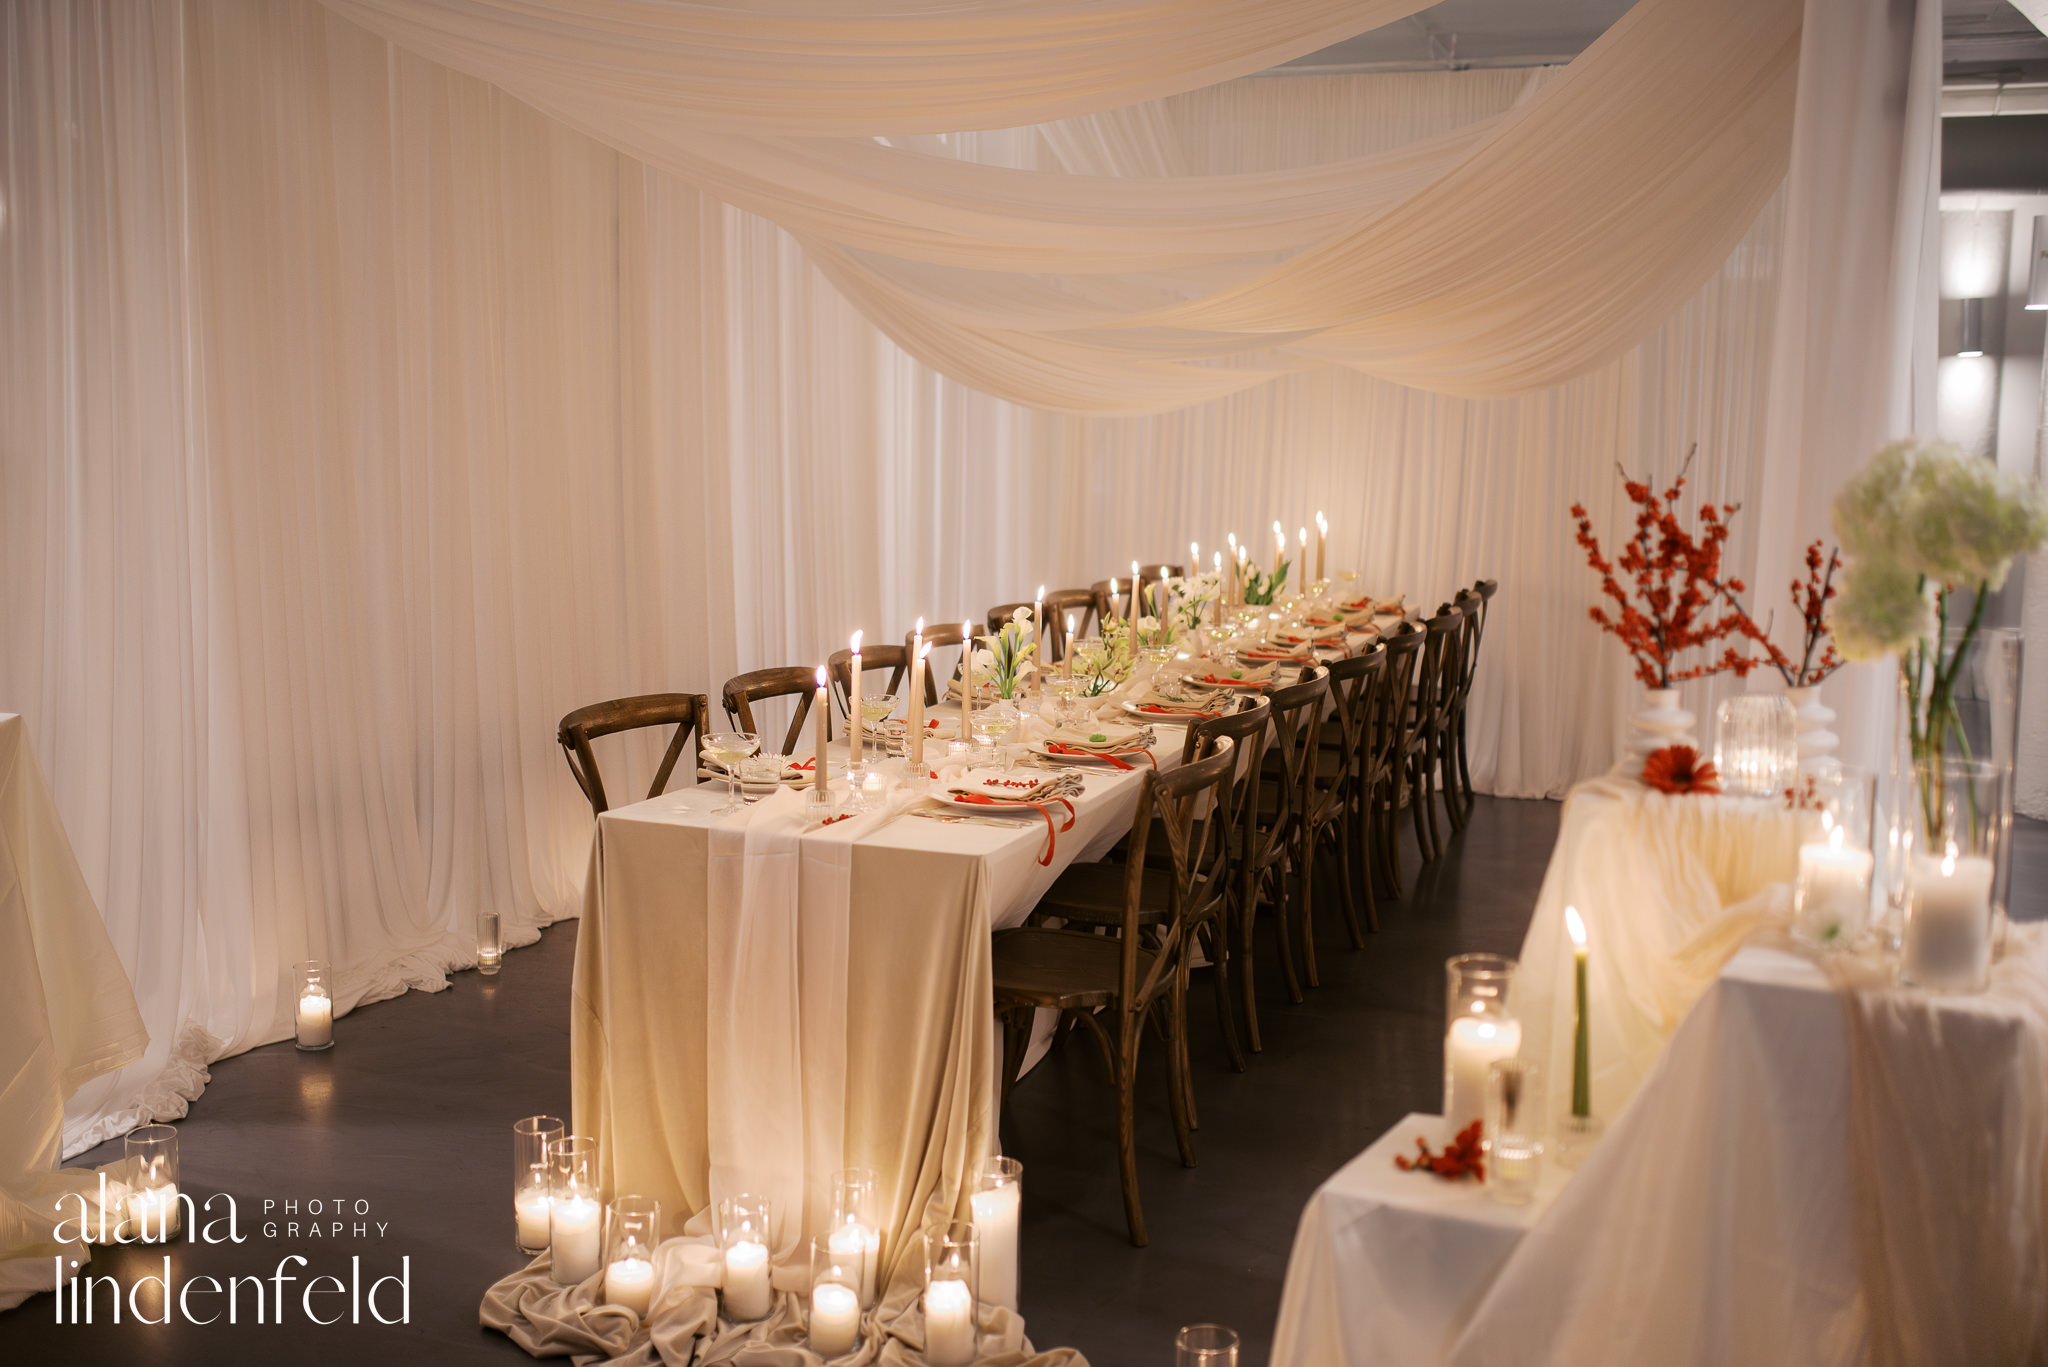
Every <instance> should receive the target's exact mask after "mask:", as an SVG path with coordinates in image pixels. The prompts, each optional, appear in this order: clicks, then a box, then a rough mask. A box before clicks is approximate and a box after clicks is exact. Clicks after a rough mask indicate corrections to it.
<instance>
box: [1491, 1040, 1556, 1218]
mask: <svg viewBox="0 0 2048 1367" xmlns="http://www.w3.org/2000/svg"><path fill="white" fill-rule="evenodd" d="M1541 1081H1542V1076H1541V1073H1540V1072H1539V1071H1538V1069H1537V1066H1536V1065H1535V1064H1534V1063H1531V1062H1529V1061H1528V1060H1527V1059H1520V1058H1503V1059H1495V1060H1494V1061H1493V1063H1491V1064H1490V1065H1488V1067H1487V1069H1486V1125H1485V1127H1484V1128H1483V1129H1482V1130H1481V1135H1482V1137H1483V1139H1484V1142H1485V1146H1486V1194H1487V1195H1489V1196H1491V1197H1492V1198H1493V1199H1494V1200H1496V1201H1498V1202H1500V1203H1501V1204H1502V1205H1506V1206H1519V1205H1526V1204H1528V1201H1529V1198H1531V1197H1532V1196H1534V1195H1535V1194H1536V1179H1537V1178H1538V1177H1540V1176H1541V1175H1542V1171H1543V1109H1544V1108H1543V1089H1542V1087H1541V1086H1540V1085H1538V1084H1539V1083H1540V1082H1541Z"/></svg>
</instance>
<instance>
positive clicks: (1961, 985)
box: [1899, 841, 1992, 992]
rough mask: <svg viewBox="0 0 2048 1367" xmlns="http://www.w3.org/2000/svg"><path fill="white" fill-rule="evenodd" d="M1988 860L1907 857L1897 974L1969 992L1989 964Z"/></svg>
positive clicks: (1952, 854) (1951, 851)
mask: <svg viewBox="0 0 2048 1367" xmlns="http://www.w3.org/2000/svg"><path fill="white" fill-rule="evenodd" d="M1991 876H1992V864H1991V860H1990V859H1988V858H1986V857H1985V856H1983V855H1979V854H1959V853H1957V850H1956V846H1955V842H1953V841H1950V842H1949V845H1948V848H1947V850H1946V852H1945V853H1944V854H1943V855H1942V856H1941V857H1940V858H1938V859H1937V858H1935V857H1934V856H1932V855H1919V856H1917V857H1915V859H1914V860H1913V887H1912V894H1911V896H1910V897H1909V899H1908V901H1907V906H1906V929H1905V936H1904V939H1903V941H1902V943H1901V945H1900V950H1899V974H1900V976H1901V977H1903V978H1904V979H1905V980H1906V981H1907V982H1910V983H1913V984H1914V985H1915V986H1918V987H1929V988H1933V989H1935V990H1936V991H1965V992H1974V991H1978V990H1980V989H1981V988H1982V987H1983V985H1984V979H1985V975H1986V974H1987V973H1989V971H1990V965H1991Z"/></svg>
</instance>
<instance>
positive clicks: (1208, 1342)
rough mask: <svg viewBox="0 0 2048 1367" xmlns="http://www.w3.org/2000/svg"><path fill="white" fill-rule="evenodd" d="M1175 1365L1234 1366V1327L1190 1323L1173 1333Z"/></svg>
mask: <svg viewBox="0 0 2048 1367" xmlns="http://www.w3.org/2000/svg"><path fill="white" fill-rule="evenodd" d="M1173 1361H1174V1367H1237V1331H1236V1330H1234V1329H1226V1328H1224V1327H1223V1326H1222V1325H1220V1324H1190V1325H1187V1326H1185V1327H1184V1328H1182V1330H1181V1331H1180V1332H1179V1333H1178V1334H1175V1335H1174V1336H1173Z"/></svg>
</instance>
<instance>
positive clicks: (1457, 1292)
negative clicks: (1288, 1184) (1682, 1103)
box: [1272, 1115, 1564, 1367]
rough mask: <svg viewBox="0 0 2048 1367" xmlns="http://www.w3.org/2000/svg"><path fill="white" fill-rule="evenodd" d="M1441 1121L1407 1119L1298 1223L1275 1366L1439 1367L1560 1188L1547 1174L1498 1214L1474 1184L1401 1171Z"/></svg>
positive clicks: (1334, 1181) (1334, 1180) (1330, 1185)
mask: <svg viewBox="0 0 2048 1367" xmlns="http://www.w3.org/2000/svg"><path fill="white" fill-rule="evenodd" d="M1442 1128H1443V1120H1442V1118H1441V1117H1440V1116H1434V1115H1410V1116H1406V1117H1403V1119H1402V1120H1401V1123H1400V1124H1398V1125H1396V1126H1394V1128H1392V1129H1391V1130H1388V1131H1387V1132H1386V1133H1385V1134H1383V1135H1381V1136H1380V1137H1379V1139H1378V1140H1377V1141H1376V1142H1375V1143H1374V1144H1373V1146H1372V1147H1371V1148H1369V1149H1367V1150H1366V1151H1365V1152H1364V1153H1362V1154H1360V1155H1359V1156H1358V1157H1356V1158H1354V1159H1352V1160H1351V1161H1350V1162H1349V1163H1346V1164H1345V1165H1344V1166H1343V1167H1342V1168H1340V1169H1338V1170H1337V1173H1336V1175H1335V1176H1333V1177H1331V1178H1330V1180H1329V1181H1327V1182H1325V1183H1323V1185H1322V1186H1320V1187H1318V1188H1317V1189H1316V1194H1315V1195H1314V1196H1311V1197H1310V1198H1309V1202H1308V1206H1307V1208H1306V1209H1305V1210H1303V1211H1302V1213H1301V1224H1300V1226H1299V1227H1298V1228H1297V1229H1296V1231H1295V1235H1294V1252H1293V1254H1292V1255H1291V1256H1290V1257H1289V1258H1288V1260H1287V1285H1286V1288H1285V1290H1284V1291H1283V1292H1282V1293H1281V1297H1280V1320H1279V1324H1278V1327H1277V1329H1276V1331H1275V1333H1274V1336H1273V1356H1272V1363H1273V1367H1337V1364H1344V1363H1348V1364H1351V1367H1410V1364H1416V1363H1430V1362H1441V1361H1442V1360H1443V1357H1444V1354H1445V1353H1446V1352H1447V1351H1448V1350H1449V1348H1450V1346H1451V1344H1452V1342H1453V1341H1454V1340H1455V1339H1456V1338H1457V1335H1458V1333H1459V1331H1460V1330H1461V1329H1463V1327H1464V1325H1465V1322H1466V1320H1467V1319H1469V1318H1470V1317H1471V1315H1472V1312H1473V1311H1474V1309H1476V1308H1477V1306H1478V1304H1479V1299H1480V1297H1481V1296H1482V1295H1483V1294H1484V1293H1485V1291H1486V1288H1487V1287H1488V1286H1489V1285H1490V1284H1491V1283H1492V1281H1493V1277H1494V1274H1495V1272H1497V1271H1498V1270H1499V1268H1500V1266H1501V1264H1502V1263H1503V1262H1505V1261H1506V1260H1507V1257H1508V1255H1509V1254H1510V1253H1512V1252H1513V1251H1514V1249H1515V1246H1516V1245H1517V1244H1519V1243H1520V1242H1521V1241H1522V1236H1523V1234H1524V1233H1526V1232H1527V1230H1528V1229H1529V1227H1530V1226H1531V1225H1533V1224H1534V1223H1535V1222H1536V1219H1537V1217H1538V1216H1539V1215H1540V1214H1541V1213H1542V1212H1543V1211H1544V1209H1546V1208H1547V1207H1548V1205H1549V1204H1550V1201H1551V1200H1552V1199H1553V1198H1554V1197H1555V1196H1556V1195H1557V1192H1558V1189H1559V1188H1560V1187H1561V1186H1562V1185H1563V1181H1564V1179H1563V1177H1562V1176H1561V1175H1560V1174H1559V1173H1558V1171H1557V1170H1556V1169H1555V1168H1546V1169H1545V1172H1544V1176H1543V1180H1542V1181H1541V1183H1539V1185H1538V1188H1537V1193H1536V1199H1535V1200H1534V1201H1532V1202H1530V1203H1529V1204H1528V1205H1523V1206H1504V1205H1502V1204H1500V1203H1499V1202H1498V1201H1495V1200H1493V1199H1492V1198H1491V1197H1489V1196H1488V1195H1487V1194H1486V1191H1485V1189H1484V1188H1483V1187H1481V1186H1480V1185H1479V1184H1478V1183H1476V1182H1472V1181H1470V1180H1466V1181H1461V1182H1447V1181H1444V1180H1443V1179H1442V1178H1439V1177H1435V1176H1432V1175H1430V1174H1427V1173H1417V1172H1403V1171H1401V1170H1400V1169H1399V1168H1397V1167H1395V1166H1394V1156H1395V1155H1396V1154H1403V1153H1405V1154H1410V1155H1412V1154H1413V1153H1414V1152H1415V1138H1416V1136H1417V1135H1421V1136H1423V1137H1424V1138H1426V1139H1428V1140H1429V1142H1430V1144H1431V1145H1432V1146H1435V1145H1437V1144H1438V1143H1439V1142H1440V1139H1441V1133H1440V1132H1441V1130H1442Z"/></svg>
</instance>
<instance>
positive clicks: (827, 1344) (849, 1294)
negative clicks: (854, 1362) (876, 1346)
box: [811, 1282, 860, 1358]
mask: <svg viewBox="0 0 2048 1367" xmlns="http://www.w3.org/2000/svg"><path fill="white" fill-rule="evenodd" d="M859 1340H860V1297H859V1296H857V1295H855V1294H854V1291H853V1288H852V1287H850V1286H841V1285H840V1284H839V1283H838V1282H819V1283H818V1284H817V1285H816V1286H814V1287H812V1288H811V1351H812V1352H814V1353H816V1354H817V1355H818V1356H819V1357H822V1358H836V1357H842V1356H844V1355H845V1354H847V1353H850V1352H852V1351H853V1345H854V1344H855V1343H856V1342H858V1341H859Z"/></svg>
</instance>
